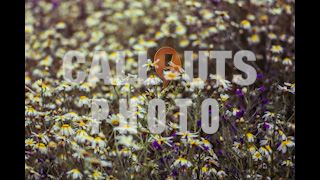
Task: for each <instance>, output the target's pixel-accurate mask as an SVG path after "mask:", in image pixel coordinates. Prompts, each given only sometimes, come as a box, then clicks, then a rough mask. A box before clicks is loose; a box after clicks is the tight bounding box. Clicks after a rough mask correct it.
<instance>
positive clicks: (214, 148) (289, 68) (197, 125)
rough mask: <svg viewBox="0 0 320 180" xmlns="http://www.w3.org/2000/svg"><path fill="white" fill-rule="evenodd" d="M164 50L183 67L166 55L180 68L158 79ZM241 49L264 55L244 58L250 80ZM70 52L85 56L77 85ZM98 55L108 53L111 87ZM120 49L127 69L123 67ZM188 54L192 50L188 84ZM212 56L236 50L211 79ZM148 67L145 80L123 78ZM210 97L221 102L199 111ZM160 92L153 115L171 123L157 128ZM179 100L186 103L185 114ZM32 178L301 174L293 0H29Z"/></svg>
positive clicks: (28, 173) (28, 151)
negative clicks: (211, 124) (241, 65)
mask: <svg viewBox="0 0 320 180" xmlns="http://www.w3.org/2000/svg"><path fill="white" fill-rule="evenodd" d="M162 47H172V48H173V49H174V50H175V51H176V52H177V53H178V55H179V57H180V59H181V64H182V66H177V65H175V64H174V63H173V61H172V62H170V61H167V62H166V63H167V64H169V65H170V67H174V68H173V69H175V68H177V69H178V70H177V71H172V68H171V69H170V68H166V71H163V72H164V77H159V75H158V74H157V72H156V69H157V68H158V67H157V59H154V57H155V54H156V52H157V51H158V50H159V49H160V48H162ZM241 50H248V51H251V52H253V53H254V55H255V58H256V61H247V60H244V62H245V63H247V64H248V65H250V66H251V67H253V68H254V69H255V70H256V72H257V73H256V75H255V79H256V80H255V81H254V82H253V83H252V84H250V85H239V84H238V83H236V79H235V78H233V77H234V75H235V74H243V78H246V74H245V73H244V72H241V71H240V70H239V69H237V68H236V67H235V64H234V62H233V57H234V54H236V53H237V52H238V51H241ZM70 51H79V52H80V54H81V56H82V58H83V61H82V62H80V61H77V59H76V58H74V59H72V60H71V61H70V62H71V63H70V62H69V64H68V67H70V68H71V69H70V71H68V72H69V73H70V76H72V78H74V79H76V78H77V77H79V76H80V75H79V74H80V72H82V75H83V76H84V77H85V79H84V80H82V81H77V83H75V82H72V81H70V80H69V79H67V78H66V77H65V72H66V71H65V69H64V67H66V66H65V65H66V63H65V61H64V58H65V55H66V54H67V53H68V52H70ZM96 51H99V52H103V53H104V55H105V57H107V59H108V61H107V64H108V65H109V68H110V73H111V74H112V76H113V77H112V78H109V79H108V80H110V81H109V82H108V84H106V83H105V82H104V77H102V76H103V75H104V74H101V73H100V72H102V71H104V70H105V65H106V63H102V64H96V63H93V59H95V58H94V57H95V56H96V55H97V54H95V52H96ZM119 51H121V52H123V53H124V55H125V64H123V66H121V67H118V68H117V63H118V61H119V59H118V56H117V55H118V54H117V52H119ZM141 51H145V52H147V53H146V61H145V63H144V64H142V65H141V64H139V62H138V59H139V52H141ZM185 51H192V52H193V53H192V58H193V61H194V63H193V65H194V67H193V73H194V78H193V80H192V81H190V77H188V75H187V74H186V73H185V71H184V69H183V68H184V65H183V64H184V62H185V57H184V56H185V54H184V52H185ZM211 51H231V57H230V58H228V59H226V60H225V63H224V66H225V77H224V78H222V77H220V76H219V75H218V74H217V72H216V67H217V61H216V60H215V59H214V58H207V67H206V68H208V71H207V79H206V80H204V79H201V78H199V77H198V75H199V73H201V72H199V65H198V60H199V56H200V52H204V55H207V56H208V57H209V55H210V52H211ZM96 57H97V56H96ZM99 57H100V56H99ZM103 64H104V65H103ZM169 65H167V66H169ZM140 67H143V68H145V70H146V71H147V78H146V79H144V80H143V81H141V82H139V81H137V82H136V83H127V82H128V81H126V80H127V79H130V78H137V77H138V75H139V68H140ZM119 71H121V72H123V73H124V74H125V76H126V78H125V79H121V78H117V76H116V74H117V73H118V72H119ZM93 72H94V73H96V74H99V73H100V76H90V74H91V73H93ZM163 78H164V79H163ZM164 80H168V82H169V84H168V86H166V87H163V83H164ZM209 98H212V99H215V100H216V101H217V102H218V108H216V109H213V108H211V109H205V108H204V109H203V108H202V104H203V102H204V101H205V100H206V99H209ZM155 99H160V100H161V101H162V102H163V104H164V107H165V109H164V110H163V112H162V111H161V112H160V110H159V109H156V110H155V112H158V113H159V116H160V115H162V116H163V117H164V118H165V121H164V123H162V124H161V123H160V120H159V121H157V123H158V125H159V124H161V125H162V127H163V131H161V132H160V133H155V132H154V131H152V129H151V128H150V127H149V126H150V116H149V114H150V113H151V111H150V105H151V102H153V100H155ZM177 99H190V104H189V105H188V107H187V111H184V112H180V107H179V106H178V105H177ZM97 100H100V101H103V102H105V103H107V108H103V107H105V106H99V104H98V105H97V104H96V103H97ZM123 102H125V103H124V104H125V105H123ZM129 102H130V103H131V102H132V103H134V104H135V105H136V106H135V108H136V109H135V110H133V109H131V108H130V106H131V104H130V103H129ZM100 105H101V104H100ZM121 107H122V110H121ZM123 107H124V109H125V110H123ZM217 110H218V111H217ZM94 111H96V113H98V114H99V115H101V116H99V118H98V119H97V118H95V116H93V112H94ZM121 112H125V113H121ZM213 112H215V113H217V114H218V116H219V119H218V120H219V121H218V122H219V128H218V130H217V131H216V132H215V133H213V134H207V133H205V132H204V130H203V128H204V127H203V126H202V121H201V120H202V119H203V118H202V115H203V114H207V115H208V116H213V115H212V114H213ZM132 117H133V119H134V120H135V121H134V122H133V123H131V124H130V123H129V124H125V123H124V121H125V122H127V120H126V118H128V120H132ZM181 118H185V119H187V123H186V125H187V131H186V132H181V131H180V129H181V126H180V119H181ZM128 122H129V121H128ZM95 127H98V128H97V131H96V130H94V128H95ZM123 130H125V131H127V133H123ZM25 179H94V180H98V179H108V180H109V179H119V180H127V179H135V180H140V179H150V180H153V179H154V180H164V179H177V180H178V179H179V180H180V179H181V180H182V179H201V180H202V179H225V180H228V179H230V180H233V179H242V180H244V179H267V180H271V179H282V180H284V179H286V180H289V179H295V0H202V1H201V0H199V1H189V0H176V1H162V0H135V1H131V0H73V1H68V0H37V1H32V0H26V1H25Z"/></svg>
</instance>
